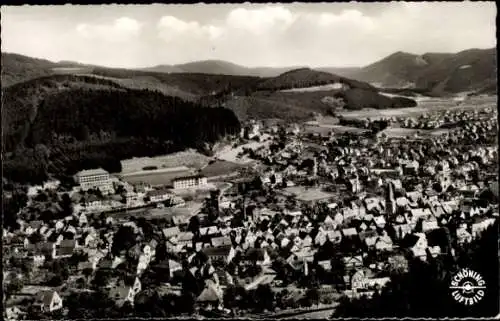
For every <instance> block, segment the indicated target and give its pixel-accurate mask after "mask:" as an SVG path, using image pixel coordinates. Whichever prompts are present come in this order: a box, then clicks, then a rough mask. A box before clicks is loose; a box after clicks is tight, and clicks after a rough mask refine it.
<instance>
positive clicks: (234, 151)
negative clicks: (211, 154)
mask: <svg viewBox="0 0 500 321" xmlns="http://www.w3.org/2000/svg"><path fill="white" fill-rule="evenodd" d="M269 144H270V141H269V140H267V141H264V142H250V143H247V144H244V145H240V146H238V147H236V148H233V147H232V146H225V147H224V148H222V149H221V150H220V151H218V152H217V153H216V155H215V158H217V159H221V160H224V161H227V162H230V163H237V164H249V163H251V162H253V161H252V160H251V159H248V158H238V157H237V155H238V154H239V153H240V152H243V149H244V148H249V149H253V150H256V149H257V148H259V147H262V146H267V145H269Z"/></svg>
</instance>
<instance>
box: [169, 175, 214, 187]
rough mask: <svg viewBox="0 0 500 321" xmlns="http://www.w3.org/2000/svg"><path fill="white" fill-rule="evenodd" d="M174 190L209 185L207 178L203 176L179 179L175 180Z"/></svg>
mask: <svg viewBox="0 0 500 321" xmlns="http://www.w3.org/2000/svg"><path fill="white" fill-rule="evenodd" d="M173 185H174V189H186V188H197V187H204V186H206V185H207V178H206V177H205V176H201V175H195V176H186V177H178V178H176V179H174V180H173Z"/></svg>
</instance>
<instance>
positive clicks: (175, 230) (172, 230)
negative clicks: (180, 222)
mask: <svg viewBox="0 0 500 321" xmlns="http://www.w3.org/2000/svg"><path fill="white" fill-rule="evenodd" d="M162 232H163V235H164V236H165V238H167V239H168V238H171V237H173V236H176V235H178V234H179V233H180V232H181V231H180V230H179V227H177V226H173V227H167V228H164V229H163V230H162Z"/></svg>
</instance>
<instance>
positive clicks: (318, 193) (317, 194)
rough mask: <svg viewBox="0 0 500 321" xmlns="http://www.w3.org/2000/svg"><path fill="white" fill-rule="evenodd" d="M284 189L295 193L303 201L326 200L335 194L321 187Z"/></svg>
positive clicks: (286, 191) (288, 192)
mask: <svg viewBox="0 0 500 321" xmlns="http://www.w3.org/2000/svg"><path fill="white" fill-rule="evenodd" d="M283 191H284V192H285V193H286V194H292V195H295V196H296V198H297V200H299V201H303V202H311V201H318V200H324V199H327V198H330V197H333V196H334V195H333V194H331V193H327V192H323V191H322V190H321V189H319V188H305V187H303V186H292V187H287V188H285V189H284V190H283Z"/></svg>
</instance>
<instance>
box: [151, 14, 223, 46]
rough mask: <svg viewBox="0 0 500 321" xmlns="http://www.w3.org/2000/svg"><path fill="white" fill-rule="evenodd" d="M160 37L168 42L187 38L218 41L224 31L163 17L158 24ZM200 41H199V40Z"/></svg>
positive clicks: (171, 17)
mask: <svg viewBox="0 0 500 321" xmlns="http://www.w3.org/2000/svg"><path fill="white" fill-rule="evenodd" d="M157 29H158V35H159V36H160V38H162V39H163V40H165V41H167V42H171V41H174V40H179V39H181V38H184V37H186V36H188V37H193V36H194V37H197V38H207V39H210V40H211V39H216V38H218V37H219V36H220V35H221V34H222V33H223V31H222V29H221V28H218V27H215V26H212V25H200V24H199V23H198V22H196V21H189V22H186V21H183V20H180V19H178V18H176V17H173V16H163V17H161V19H160V20H159V21H158V24H157ZM198 40H199V39H198Z"/></svg>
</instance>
